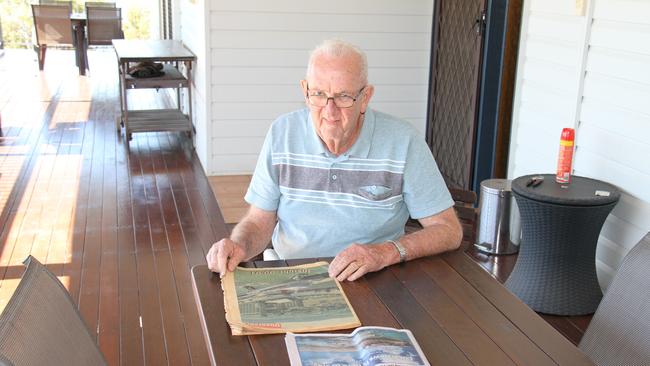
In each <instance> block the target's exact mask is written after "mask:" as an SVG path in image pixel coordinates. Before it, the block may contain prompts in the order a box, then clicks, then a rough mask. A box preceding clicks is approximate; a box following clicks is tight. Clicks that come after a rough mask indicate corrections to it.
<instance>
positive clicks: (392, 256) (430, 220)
mask: <svg viewBox="0 0 650 366" xmlns="http://www.w3.org/2000/svg"><path fill="white" fill-rule="evenodd" d="M418 221H420V223H421V224H422V226H423V229H422V230H419V231H416V232H414V233H411V234H408V235H405V236H403V237H401V238H400V239H399V242H400V243H401V244H402V246H403V247H404V249H405V251H406V260H411V259H415V258H420V257H424V256H428V255H433V254H438V253H442V252H446V251H449V250H454V249H456V248H458V247H459V246H460V242H461V240H462V238H463V231H462V228H461V226H460V222H459V221H458V218H457V217H456V213H455V212H454V208H453V207H450V208H448V209H446V210H444V211H442V212H440V213H438V214H435V215H432V216H428V217H425V218H422V219H420V220H418ZM399 261H400V254H399V252H398V250H397V248H396V247H395V245H394V244H393V243H390V242H384V243H377V244H369V245H364V244H356V243H355V244H352V245H350V246H349V247H347V248H345V249H344V250H343V251H342V252H340V253H339V254H338V255H337V256H336V257H335V258H334V260H333V261H332V263H331V264H330V267H329V274H330V276H331V277H336V279H337V280H339V281H343V280H346V279H347V280H349V281H354V280H356V279H357V278H359V277H361V276H363V275H364V274H366V273H368V272H374V271H378V270H380V269H382V268H384V267H387V266H389V265H391V264H395V263H398V262H399Z"/></svg>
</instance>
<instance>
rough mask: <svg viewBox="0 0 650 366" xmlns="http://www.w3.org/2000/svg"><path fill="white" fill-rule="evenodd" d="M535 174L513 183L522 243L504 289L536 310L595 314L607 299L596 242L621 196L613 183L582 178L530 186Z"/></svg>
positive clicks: (549, 180)
mask: <svg viewBox="0 0 650 366" xmlns="http://www.w3.org/2000/svg"><path fill="white" fill-rule="evenodd" d="M534 176H535V175H527V176H523V177H519V178H517V179H515V180H514V181H513V182H512V192H513V194H514V196H515V199H516V200H517V205H518V206H519V211H520V214H521V230H522V239H521V244H520V248H519V257H518V258H517V263H516V264H515V267H514V269H513V270H512V273H511V274H510V277H509V278H508V280H507V281H506V283H505V285H506V287H507V288H508V289H509V290H510V291H512V292H513V293H514V294H515V295H517V297H519V298H520V299H521V300H522V301H524V302H525V303H526V304H528V306H530V307H531V308H532V309H534V310H535V311H538V312H542V313H547V314H556V315H584V314H591V313H593V312H594V311H596V308H597V307H598V304H599V303H600V300H601V298H602V296H603V294H602V291H601V289H600V285H599V284H598V277H597V276H596V260H595V259H596V244H597V242H598V236H599V234H600V230H601V228H602V225H603V223H604V222H605V219H606V218H607V215H609V213H610V211H611V210H612V209H613V208H614V206H615V205H616V203H617V202H618V199H619V197H620V193H619V191H618V189H617V188H616V187H614V186H613V185H611V184H608V183H605V182H602V181H599V180H595V179H590V178H585V177H579V176H573V177H572V179H571V184H569V185H561V184H558V183H556V182H555V176H554V175H551V174H543V175H542V176H543V177H544V181H543V182H542V184H539V185H536V186H533V185H529V186H527V183H528V182H529V181H530V179H531V178H532V177H534ZM597 191H598V194H597V193H596V192H597Z"/></svg>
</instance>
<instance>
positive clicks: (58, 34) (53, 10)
mask: <svg viewBox="0 0 650 366" xmlns="http://www.w3.org/2000/svg"><path fill="white" fill-rule="evenodd" d="M60 4H61V5H59V4H57V5H54V4H48V5H36V4H32V15H33V17H34V28H35V29H36V46H37V48H38V50H37V53H38V68H39V69H40V70H43V65H44V64H45V52H46V51H47V47H48V46H51V45H72V44H73V36H72V22H71V21H70V14H71V13H72V3H71V2H60Z"/></svg>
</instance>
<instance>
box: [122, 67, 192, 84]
mask: <svg viewBox="0 0 650 366" xmlns="http://www.w3.org/2000/svg"><path fill="white" fill-rule="evenodd" d="M162 71H163V72H164V73H165V75H162V76H157V77H153V78H134V77H133V76H131V75H129V74H125V75H124V83H125V86H126V88H127V89H145V88H146V89H161V88H187V87H188V86H189V83H188V81H187V78H186V77H185V76H184V75H183V74H182V73H181V72H180V71H179V70H178V69H177V68H175V67H174V66H173V65H171V64H163V70H162Z"/></svg>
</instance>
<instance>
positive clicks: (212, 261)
mask: <svg viewBox="0 0 650 366" xmlns="http://www.w3.org/2000/svg"><path fill="white" fill-rule="evenodd" d="M215 249H216V244H212V247H211V248H210V250H208V254H207V255H206V256H205V260H206V262H208V269H209V270H210V271H212V272H216V271H217V267H216V264H217V263H216V261H215V257H214V252H215Z"/></svg>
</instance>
